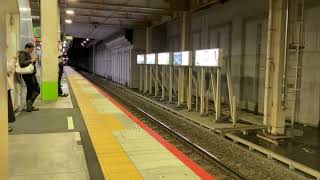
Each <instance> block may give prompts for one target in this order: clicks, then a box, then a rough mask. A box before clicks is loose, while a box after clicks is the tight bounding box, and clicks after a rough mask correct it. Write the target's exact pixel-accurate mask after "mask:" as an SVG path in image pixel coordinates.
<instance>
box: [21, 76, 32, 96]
mask: <svg viewBox="0 0 320 180" xmlns="http://www.w3.org/2000/svg"><path fill="white" fill-rule="evenodd" d="M22 77H23V80H24V82H25V83H26V86H27V96H26V100H27V101H29V100H31V97H32V94H33V82H32V76H31V75H30V74H25V75H23V76H22Z"/></svg>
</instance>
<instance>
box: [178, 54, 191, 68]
mask: <svg viewBox="0 0 320 180" xmlns="http://www.w3.org/2000/svg"><path fill="white" fill-rule="evenodd" d="M173 65H175V66H191V65H192V63H191V53H190V51H182V52H174V54H173Z"/></svg>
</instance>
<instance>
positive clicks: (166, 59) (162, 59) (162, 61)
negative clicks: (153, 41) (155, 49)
mask: <svg viewBox="0 0 320 180" xmlns="http://www.w3.org/2000/svg"><path fill="white" fill-rule="evenodd" d="M170 59H171V58H170V53H168V52H165V53H159V54H158V64H159V65H170V64H171V60H170Z"/></svg>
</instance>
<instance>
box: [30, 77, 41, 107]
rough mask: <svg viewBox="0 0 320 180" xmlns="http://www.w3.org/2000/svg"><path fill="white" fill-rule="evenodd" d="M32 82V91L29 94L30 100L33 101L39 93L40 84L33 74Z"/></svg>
mask: <svg viewBox="0 0 320 180" xmlns="http://www.w3.org/2000/svg"><path fill="white" fill-rule="evenodd" d="M32 84H33V93H32V95H31V101H32V103H33V102H34V101H35V100H36V98H37V97H38V96H39V94H40V86H39V83H38V81H37V78H36V76H35V75H33V76H32Z"/></svg>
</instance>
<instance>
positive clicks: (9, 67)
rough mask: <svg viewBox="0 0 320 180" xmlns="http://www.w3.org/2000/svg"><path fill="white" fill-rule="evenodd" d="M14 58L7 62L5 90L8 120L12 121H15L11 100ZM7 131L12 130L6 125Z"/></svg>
mask: <svg viewBox="0 0 320 180" xmlns="http://www.w3.org/2000/svg"><path fill="white" fill-rule="evenodd" d="M15 64H16V59H14V58H13V59H10V60H9V61H8V62H7V90H8V122H9V123H13V122H15V121H16V117H15V113H14V109H13V102H12V98H11V91H12V90H14V73H15ZM8 131H12V128H11V127H10V126H8Z"/></svg>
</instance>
